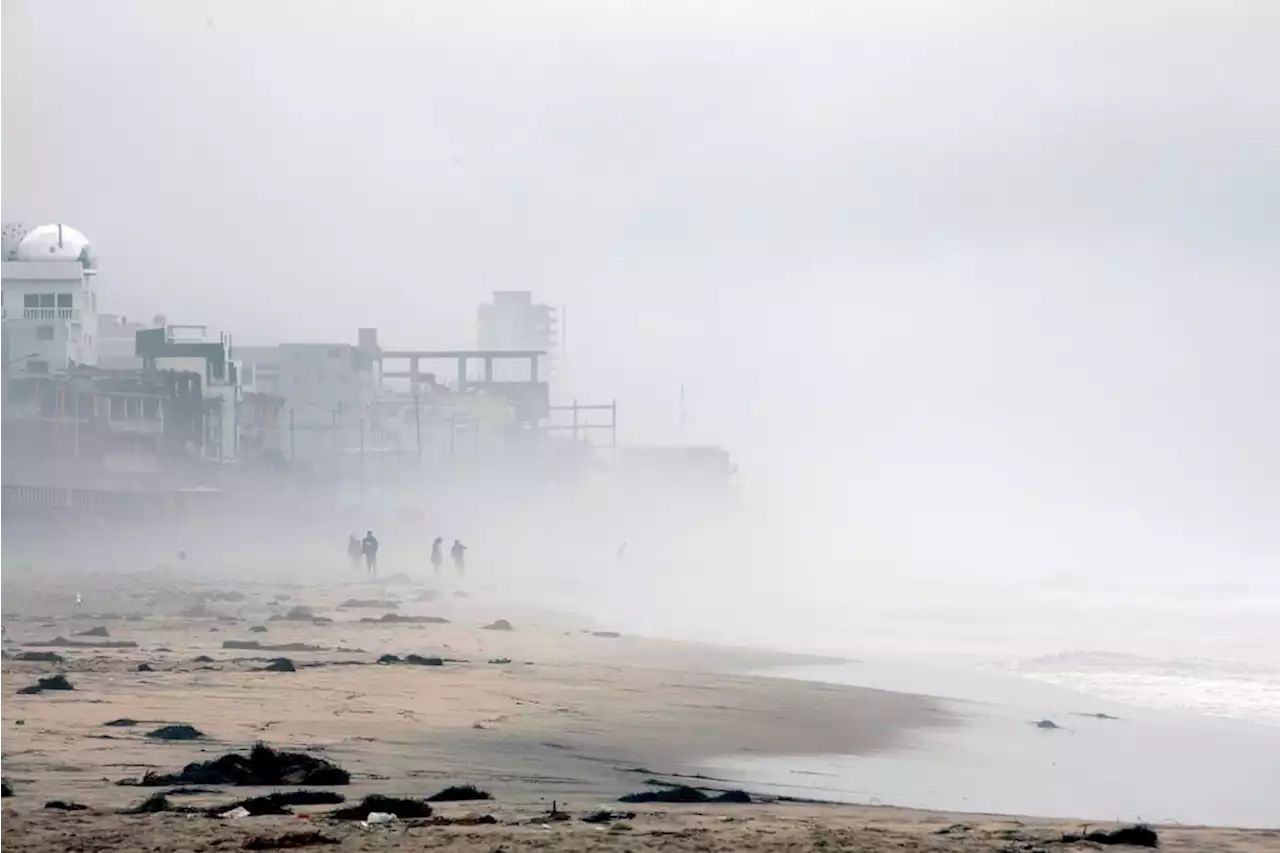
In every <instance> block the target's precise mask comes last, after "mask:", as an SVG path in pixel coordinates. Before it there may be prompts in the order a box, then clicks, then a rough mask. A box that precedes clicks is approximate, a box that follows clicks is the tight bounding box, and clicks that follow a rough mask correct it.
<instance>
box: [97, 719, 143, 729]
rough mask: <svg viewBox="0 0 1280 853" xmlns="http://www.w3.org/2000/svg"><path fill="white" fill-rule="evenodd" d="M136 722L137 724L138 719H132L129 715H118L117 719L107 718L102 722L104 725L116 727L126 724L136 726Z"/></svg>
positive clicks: (122, 726)
mask: <svg viewBox="0 0 1280 853" xmlns="http://www.w3.org/2000/svg"><path fill="white" fill-rule="evenodd" d="M137 724H138V721H137V720H135V719H132V718H131V717H120V718H119V719H117V720H108V721H107V722H105V723H103V725H104V726H116V727H118V728H124V727H126V726H136V725H137Z"/></svg>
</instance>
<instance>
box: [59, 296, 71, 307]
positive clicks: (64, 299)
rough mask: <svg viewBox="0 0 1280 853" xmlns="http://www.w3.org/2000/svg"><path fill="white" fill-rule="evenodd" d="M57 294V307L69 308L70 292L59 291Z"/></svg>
mask: <svg viewBox="0 0 1280 853" xmlns="http://www.w3.org/2000/svg"><path fill="white" fill-rule="evenodd" d="M57 296H58V307H59V308H70V307H71V294H70V293H59V294H58V295H57Z"/></svg>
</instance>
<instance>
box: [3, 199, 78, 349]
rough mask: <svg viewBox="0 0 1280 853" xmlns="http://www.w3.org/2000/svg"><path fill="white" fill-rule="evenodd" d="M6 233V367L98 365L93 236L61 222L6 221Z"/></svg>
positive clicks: (4, 232)
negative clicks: (30, 224) (27, 223)
mask: <svg viewBox="0 0 1280 853" xmlns="http://www.w3.org/2000/svg"><path fill="white" fill-rule="evenodd" d="M3 234H4V245H3V250H2V254H0V257H2V258H3V287H4V337H5V348H6V350H7V352H8V354H7V356H6V359H7V360H6V363H5V370H6V372H7V373H10V374H24V373H26V374H30V373H58V372H61V371H65V370H68V369H69V368H72V367H74V366H76V365H78V364H84V365H96V364H97V363H98V351H97V343H96V341H95V335H96V333H97V330H98V288H97V261H96V259H95V256H94V253H93V247H92V245H91V244H90V242H89V239H88V238H87V237H85V236H84V234H81V233H80V232H79V231H77V230H76V229H74V228H72V227H71V226H69V225H64V224H62V223H52V224H50V225H41V226H39V227H38V228H26V227H25V226H23V225H21V224H18V223H5V224H4V228H3Z"/></svg>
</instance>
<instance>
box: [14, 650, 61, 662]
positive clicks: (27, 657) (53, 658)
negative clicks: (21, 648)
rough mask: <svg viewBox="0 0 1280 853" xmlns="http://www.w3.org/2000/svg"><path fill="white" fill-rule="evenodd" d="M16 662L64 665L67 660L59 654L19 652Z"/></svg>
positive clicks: (15, 658)
mask: <svg viewBox="0 0 1280 853" xmlns="http://www.w3.org/2000/svg"><path fill="white" fill-rule="evenodd" d="M13 659H14V660H20V661H31V662H33V663H34V662H39V663H62V662H63V661H64V660H66V658H64V657H63V656H62V655H60V654H58V653H57V652H18V654H17V655H15V656H14V658H13Z"/></svg>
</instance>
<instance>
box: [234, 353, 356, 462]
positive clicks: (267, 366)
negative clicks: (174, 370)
mask: <svg viewBox="0 0 1280 853" xmlns="http://www.w3.org/2000/svg"><path fill="white" fill-rule="evenodd" d="M377 352H378V332H377V330H376V329H360V330H359V332H358V337H357V343H355V344H349V343H283V344H278V345H276V346H249V347H240V348H237V350H236V355H237V357H238V358H239V359H240V360H241V362H242V363H243V366H244V376H245V381H246V383H247V387H251V388H252V389H253V391H254V392H255V393H261V394H270V395H273V396H276V397H280V398H282V399H283V400H284V409H283V413H282V417H281V429H282V431H283V433H284V438H283V441H282V450H283V452H284V454H285V455H286V456H288V457H290V458H293V459H297V460H300V461H305V462H308V463H311V464H313V465H314V464H320V465H326V464H334V465H336V460H337V457H338V456H339V455H340V454H342V453H343V452H345V451H346V450H348V449H358V448H359V446H360V443H361V441H362V440H363V441H365V442H366V443H367V442H369V441H370V436H371V435H373V434H374V432H375V431H376V429H377V414H378V413H377V410H376V407H375V406H374V402H375V400H376V399H377V393H378V371H377V366H378V362H377Z"/></svg>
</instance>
